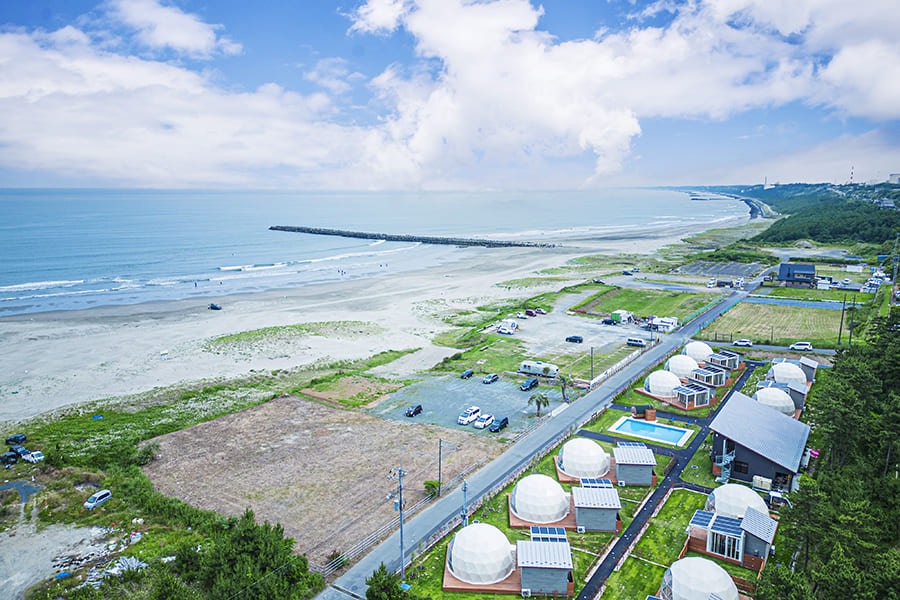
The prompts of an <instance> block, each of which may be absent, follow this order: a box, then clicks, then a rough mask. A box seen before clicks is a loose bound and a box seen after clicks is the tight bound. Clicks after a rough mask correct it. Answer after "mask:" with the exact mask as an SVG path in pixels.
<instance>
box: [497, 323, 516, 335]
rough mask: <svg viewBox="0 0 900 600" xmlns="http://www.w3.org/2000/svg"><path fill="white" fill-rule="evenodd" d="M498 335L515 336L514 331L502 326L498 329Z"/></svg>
mask: <svg viewBox="0 0 900 600" xmlns="http://www.w3.org/2000/svg"><path fill="white" fill-rule="evenodd" d="M497 333H499V334H500V335H512V334H513V332H512V329H510V328H509V327H504V326H502V325H501V326H500V327H498V328H497Z"/></svg>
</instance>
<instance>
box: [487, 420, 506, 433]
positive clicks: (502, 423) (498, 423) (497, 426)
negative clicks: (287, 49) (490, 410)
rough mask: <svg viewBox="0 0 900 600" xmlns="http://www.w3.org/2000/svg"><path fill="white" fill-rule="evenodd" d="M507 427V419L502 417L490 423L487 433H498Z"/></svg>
mask: <svg viewBox="0 0 900 600" xmlns="http://www.w3.org/2000/svg"><path fill="white" fill-rule="evenodd" d="M507 425H509V417H503V418H502V419H495V420H494V422H493V423H491V426H490V428H489V429H488V431H490V432H491V433H498V432H499V431H501V430H502V429H506V426H507Z"/></svg>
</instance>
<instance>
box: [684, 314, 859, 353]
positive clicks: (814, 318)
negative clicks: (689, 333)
mask: <svg viewBox="0 0 900 600" xmlns="http://www.w3.org/2000/svg"><path fill="white" fill-rule="evenodd" d="M848 323H849V315H847V316H845V322H844V338H845V339H846V336H847V326H848ZM840 325H841V311H839V310H828V309H824V308H798V307H794V306H778V305H770V304H745V303H741V304H738V305H737V306H735V307H734V308H732V309H731V310H729V311H728V312H727V313H725V314H724V315H722V316H721V317H719V318H718V319H716V321H714V322H713V323H712V324H711V325H710V326H709V327H707V328H706V329H704V330H703V331H701V332H700V333H699V334H698V335H697V337H698V338H699V339H704V340H714V339H715V338H716V334H719V335H720V336H721V335H723V334H724V335H732V336H734V339H738V338H749V339H751V340H753V341H754V342H757V343H765V344H774V345H778V346H787V345H790V344H792V343H793V342H795V341H797V340H805V341H808V342H812V345H813V346H814V347H834V346H835V345H837V339H838V330H839V328H840Z"/></svg>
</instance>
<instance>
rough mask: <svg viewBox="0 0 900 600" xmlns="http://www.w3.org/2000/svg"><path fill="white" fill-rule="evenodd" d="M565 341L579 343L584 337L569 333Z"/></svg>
mask: <svg viewBox="0 0 900 600" xmlns="http://www.w3.org/2000/svg"><path fill="white" fill-rule="evenodd" d="M566 341H567V342H572V343H573V344H580V343H581V342H583V341H584V338H583V337H581V336H580V335H570V336H569V337H567V338H566Z"/></svg>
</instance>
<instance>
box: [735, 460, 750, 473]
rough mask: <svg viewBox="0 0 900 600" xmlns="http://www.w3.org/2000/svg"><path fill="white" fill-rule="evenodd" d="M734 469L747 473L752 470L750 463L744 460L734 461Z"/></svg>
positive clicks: (736, 471)
mask: <svg viewBox="0 0 900 600" xmlns="http://www.w3.org/2000/svg"><path fill="white" fill-rule="evenodd" d="M733 470H734V472H735V473H747V472H749V470H750V465H748V464H747V463H745V462H743V461H740V460H736V461H734V467H733Z"/></svg>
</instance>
